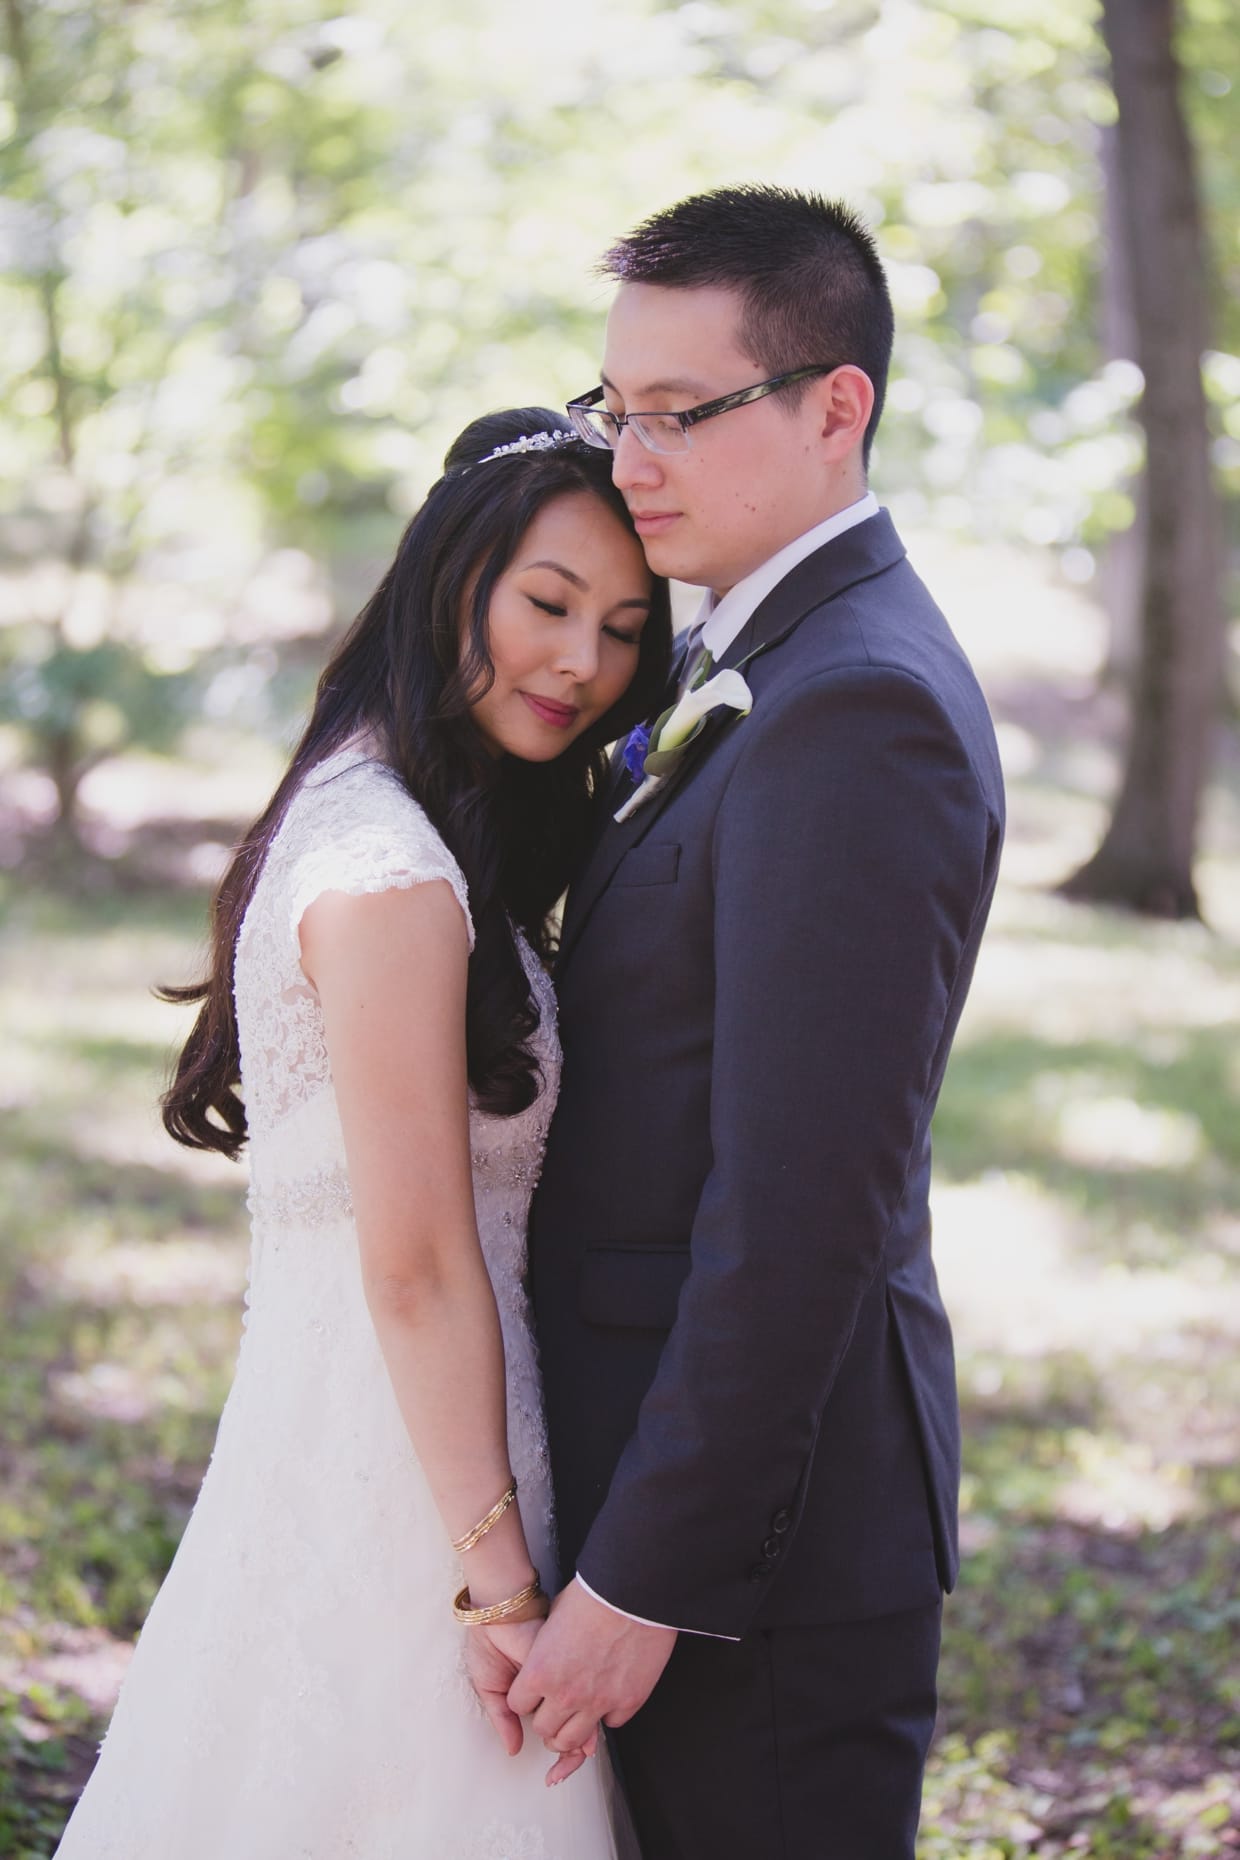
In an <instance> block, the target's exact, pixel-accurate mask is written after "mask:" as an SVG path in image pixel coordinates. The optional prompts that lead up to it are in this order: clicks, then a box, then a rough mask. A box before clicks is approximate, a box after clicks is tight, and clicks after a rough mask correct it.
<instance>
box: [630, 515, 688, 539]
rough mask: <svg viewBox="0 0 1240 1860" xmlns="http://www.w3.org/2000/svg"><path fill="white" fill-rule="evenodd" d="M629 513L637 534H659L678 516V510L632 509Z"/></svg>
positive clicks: (669, 526) (668, 527)
mask: <svg viewBox="0 0 1240 1860" xmlns="http://www.w3.org/2000/svg"><path fill="white" fill-rule="evenodd" d="M629 514H630V516H631V517H632V519H633V528H634V529H635V530H636V531H637V534H638V535H639V536H661V535H662V533H663V531H664V530H666V529H670V528H671V526H672V524H673V523H675V522H676V520H677V518H678V517H679V516H680V512H679V511H678V510H645V511H642V510H633V511H630V513H629Z"/></svg>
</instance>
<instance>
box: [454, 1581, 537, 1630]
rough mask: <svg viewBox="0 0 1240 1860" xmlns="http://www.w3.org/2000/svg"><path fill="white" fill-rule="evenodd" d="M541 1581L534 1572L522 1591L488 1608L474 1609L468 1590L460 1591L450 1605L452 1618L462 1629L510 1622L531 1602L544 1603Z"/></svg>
mask: <svg viewBox="0 0 1240 1860" xmlns="http://www.w3.org/2000/svg"><path fill="white" fill-rule="evenodd" d="M546 1600H547V1597H546V1595H545V1594H544V1593H543V1586H542V1580H541V1578H540V1576H539V1574H538V1571H537V1570H535V1571H534V1580H533V1582H527V1583H526V1585H525V1587H524V1588H523V1589H518V1590H517V1592H516V1594H515V1595H510V1596H509V1597H508V1599H507V1600H506V1601H503V1602H492V1603H491V1605H490V1607H489V1608H475V1607H474V1605H473V1603H472V1602H471V1601H470V1599H469V1590H468V1589H467V1588H466V1589H462V1590H461V1592H460V1594H459V1595H458V1596H457V1597H456V1599H455V1600H454V1602H453V1604H452V1617H453V1619H454V1620H455V1621H459V1622H460V1623H461V1625H462V1626H463V1627H489V1626H490V1625H491V1623H492V1622H494V1621H511V1620H512V1618H513V1616H514V1615H519V1614H520V1613H521V1611H522V1609H524V1608H526V1607H528V1606H529V1604H530V1603H531V1602H545V1601H546Z"/></svg>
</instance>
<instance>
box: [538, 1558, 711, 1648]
mask: <svg viewBox="0 0 1240 1860" xmlns="http://www.w3.org/2000/svg"><path fill="white" fill-rule="evenodd" d="M575 1580H576V1581H577V1582H579V1583H580V1584H581V1586H582V1588H583V1589H584V1590H585V1592H586V1594H587V1595H592V1596H593V1597H594V1599H595V1601H596V1602H601V1603H602V1604H603V1607H604V1608H610V1609H611V1612H612V1614H613V1615H623V1617H624V1619H625V1620H626V1621H636V1622H637V1624H638V1626H639V1627H657V1628H664V1629H666V1630H667V1631H668V1632H669V1633H672V1634H701V1632H702V1631H701V1629H700V1628H677V1627H671V1626H670V1624H669V1623H668V1622H666V1621H648V1620H647V1619H646V1617H645V1615H631V1614H630V1613H629V1612H628V1610H627V1608H617V1607H616V1604H615V1603H614V1602H609V1601H608V1599H607V1597H606V1596H605V1595H600V1594H599V1592H598V1590H597V1589H592V1588H591V1587H590V1585H589V1583H588V1582H587V1581H586V1579H585V1577H584V1576H583V1575H582V1574H581V1571H580V1570H578V1572H577V1575H576V1578H575ZM702 1639H703V1640H731V1641H735V1639H736V1636H735V1635H733V1634H702Z"/></svg>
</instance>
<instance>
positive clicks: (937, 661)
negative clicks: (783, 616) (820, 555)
mask: <svg viewBox="0 0 1240 1860" xmlns="http://www.w3.org/2000/svg"><path fill="white" fill-rule="evenodd" d="M828 568H829V565H828V564H825V563H824V569H828ZM798 592H799V597H800V606H801V618H800V619H799V620H798V621H797V623H796V624H795V625H794V627H793V629H792V631H790V632H789V634H788V635H787V637H786V639H785V641H784V642H783V644H782V645H781V646H780V647H779V649H777V650H776V651H774V652H772V653H771V654H770V663H769V664H768V666H767V667H766V668H765V669H766V677H765V678H763V679H762V680H761V682H762V683H763V684H764V685H765V686H766V692H765V695H766V699H767V705H768V707H769V708H768V715H769V716H770V718H771V721H772V723H773V724H775V725H776V726H777V727H778V726H779V725H780V724H782V723H783V722H784V721H785V720H786V719H785V717H784V716H783V715H782V714H781V713H785V712H786V711H787V709H788V707H789V705H791V706H792V707H793V708H794V709H796V710H798V711H799V710H801V709H803V708H804V701H805V699H806V698H807V697H808V696H809V695H810V692H811V691H813V690H817V691H818V692H819V693H820V694H821V697H822V700H823V701H824V702H827V703H830V702H831V701H832V698H831V694H832V690H833V688H834V687H835V686H837V684H839V682H840V681H841V680H843V681H844V683H845V684H846V685H847V686H848V687H850V688H851V689H854V690H855V691H860V690H861V689H863V688H867V689H869V690H870V691H871V692H872V694H873V695H874V696H875V697H877V695H878V690H879V688H880V687H881V688H882V690H883V691H885V692H886V693H887V694H888V697H889V698H890V700H891V701H892V703H893V704H894V707H895V708H896V709H897V710H898V709H899V708H900V707H901V706H902V704H903V703H904V702H905V701H906V700H907V701H913V702H915V703H917V704H918V705H928V706H929V708H930V710H931V711H932V712H934V713H935V714H937V715H938V716H939V718H940V719H941V723H942V726H943V727H944V728H946V729H947V730H948V732H949V733H950V734H951V735H952V736H955V737H957V738H959V739H960V740H961V741H962V742H964V743H965V744H967V745H969V748H970V753H971V755H975V756H978V757H979V758H980V760H981V761H982V762H984V763H985V764H986V766H987V768H988V769H989V768H990V765H991V764H992V763H993V762H994V761H995V757H994V753H993V727H992V724H991V720H990V715H989V711H988V709H987V705H986V700H985V698H984V696H983V693H982V690H981V687H980V685H979V684H978V681H977V678H976V675H975V674H974V671H973V668H972V666H971V665H970V663H969V660H968V658H967V657H966V655H965V653H964V650H963V648H962V647H961V646H960V643H959V641H958V640H957V639H956V637H955V635H954V633H953V632H952V629H951V627H950V625H949V623H948V620H947V618H946V616H945V614H944V613H943V610H942V608H941V607H940V606H939V603H938V602H937V600H936V599H935V598H934V596H933V595H932V594H931V592H930V590H929V589H928V588H927V586H926V584H925V582H924V581H923V580H922V579H921V576H920V575H919V574H918V573H917V570H916V569H915V568H914V567H913V565H912V563H911V562H910V561H909V559H908V557H907V555H906V554H905V553H904V550H903V548H900V549H899V550H898V552H896V551H888V553H887V557H886V559H885V560H883V561H882V562H881V563H878V564H876V565H875V567H874V570H873V572H871V573H865V574H860V575H857V576H855V577H853V578H851V579H850V580H849V581H848V583H847V584H846V585H843V586H841V585H840V584H839V582H838V580H836V579H834V577H833V576H832V575H831V574H830V573H829V572H824V574H823V576H822V583H821V586H820V587H818V588H815V587H814V586H813V585H812V583H808V582H806V581H804V580H803V582H802V586H801V588H800V590H799V591H798ZM759 663H760V662H759ZM754 670H755V671H757V670H758V667H757V666H755V667H754ZM858 680H860V683H859V684H858V683H857V681H858ZM901 690H903V691H904V693H905V697H904V698H902V697H901V696H900V693H901ZM798 693H799V694H800V695H799V697H798ZM916 693H919V694H920V695H919V696H917V695H916ZM992 773H993V771H992Z"/></svg>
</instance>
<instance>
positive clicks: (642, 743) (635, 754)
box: [624, 723, 652, 781]
mask: <svg viewBox="0 0 1240 1860" xmlns="http://www.w3.org/2000/svg"><path fill="white" fill-rule="evenodd" d="M651 727H652V726H651V725H650V724H648V723H639V724H638V725H637V728H636V729H635V730H630V731H629V735H628V740H627V741H626V743H625V745H624V766H625V768H626V769H627V770H628V771H629V774H630V775H631V776H632V777H633V780H634V781H640V780H641V778H642V775H643V773H644V764H645V761H646V751H647V749H648V748H649V747H650V731H651Z"/></svg>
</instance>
